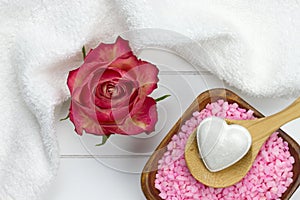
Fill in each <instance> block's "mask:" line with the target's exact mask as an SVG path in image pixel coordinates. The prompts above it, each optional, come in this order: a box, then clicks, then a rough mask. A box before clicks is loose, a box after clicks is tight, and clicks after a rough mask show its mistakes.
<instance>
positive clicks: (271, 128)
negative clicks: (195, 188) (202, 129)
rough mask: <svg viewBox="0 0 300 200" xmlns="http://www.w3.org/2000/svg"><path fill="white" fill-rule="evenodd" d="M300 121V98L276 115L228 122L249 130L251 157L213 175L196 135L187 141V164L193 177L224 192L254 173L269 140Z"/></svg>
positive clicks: (246, 157) (249, 155)
mask: <svg viewBox="0 0 300 200" xmlns="http://www.w3.org/2000/svg"><path fill="white" fill-rule="evenodd" d="M299 117H300V97H299V98H298V99H297V100H296V101H294V102H293V103H292V104H291V105H290V106H288V107H287V108H286V109H284V110H282V111H281V112H278V113H276V114H274V115H271V116H268V117H264V118H259V119H254V120H228V119H226V122H227V124H238V125H241V126H243V127H245V128H247V129H248V131H249V132H250V134H251V136H252V145H251V148H250V150H249V151H248V153H247V154H246V155H245V156H244V157H243V158H242V159H241V160H239V161H238V162H237V163H235V164H234V165H232V166H230V167H228V168H226V169H223V170H221V171H218V172H210V171H209V170H208V169H207V168H206V167H205V165H204V163H203V162H202V160H201V158H200V155H199V151H198V145H197V139H196V131H194V132H193V133H192V134H191V135H190V137H189V138H188V140H187V144H186V147H185V160H186V164H187V166H188V168H189V170H190V172H191V174H192V175H193V177H194V178H195V179H196V180H198V181H200V182H201V183H203V184H204V185H207V186H210V187H214V188H224V187H228V186H231V185H233V184H235V183H237V182H239V181H240V180H241V179H242V178H243V177H244V176H246V174H247V172H248V171H249V170H250V168H251V166H252V164H253V162H254V160H255V158H256V156H257V154H258V153H259V150H260V148H261V147H262V145H263V144H264V142H265V141H266V140H267V139H268V138H269V136H270V135H271V134H272V133H273V132H275V131H276V130H278V129H279V127H281V126H282V125H284V124H286V123H287V122H289V121H291V120H294V119H296V118H299Z"/></svg>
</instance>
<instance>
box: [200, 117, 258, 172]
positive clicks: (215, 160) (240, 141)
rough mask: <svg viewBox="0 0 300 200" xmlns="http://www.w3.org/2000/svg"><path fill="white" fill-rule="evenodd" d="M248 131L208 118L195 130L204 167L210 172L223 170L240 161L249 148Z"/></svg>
mask: <svg viewBox="0 0 300 200" xmlns="http://www.w3.org/2000/svg"><path fill="white" fill-rule="evenodd" d="M251 142H252V138H251V135H250V133H249V131H248V130H247V129H246V128H244V127H243V126H240V125H236V124H233V125H228V124H227V123H226V121H225V120H224V119H221V118H218V117H209V118H206V119H204V120H203V121H202V122H201V123H200V125H199V127H198V129H197V143H198V149H199V152H200V157H201V158H202V160H203V162H204V164H205V166H206V167H207V169H208V170H209V171H211V172H217V171H220V170H223V169H225V168H227V167H229V166H231V165H233V164H234V163H236V162H237V161H239V160H240V159H242V158H243V157H244V156H245V155H246V153H247V152H248V151H249V149H250V147H251Z"/></svg>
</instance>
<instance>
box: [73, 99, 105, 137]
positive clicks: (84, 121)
mask: <svg viewBox="0 0 300 200" xmlns="http://www.w3.org/2000/svg"><path fill="white" fill-rule="evenodd" d="M70 120H71V121H72V122H73V124H74V126H75V131H76V132H77V134H78V135H82V133H83V130H85V131H86V132H88V133H91V134H96V135H104V134H105V133H104V132H103V130H102V128H101V126H100V125H99V123H98V121H97V116H96V112H94V111H92V110H90V109H87V108H82V105H80V104H78V103H76V102H71V106H70Z"/></svg>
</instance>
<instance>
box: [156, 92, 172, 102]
mask: <svg viewBox="0 0 300 200" xmlns="http://www.w3.org/2000/svg"><path fill="white" fill-rule="evenodd" d="M170 96H171V95H170V94H166V95H164V96H161V97H158V98H157V99H155V101H156V102H159V101H162V100H164V99H166V98H168V97H170Z"/></svg>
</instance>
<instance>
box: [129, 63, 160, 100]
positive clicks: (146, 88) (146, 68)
mask: <svg viewBox="0 0 300 200" xmlns="http://www.w3.org/2000/svg"><path fill="white" fill-rule="evenodd" d="M157 75H158V68H157V67H156V66H155V65H153V64H151V63H148V62H145V61H139V63H138V66H136V67H134V68H132V69H131V70H130V71H128V72H127V73H126V74H125V75H124V77H125V78H127V79H134V80H136V81H137V82H138V83H139V87H140V95H142V96H146V95H149V94H150V93H151V92H152V91H153V90H154V89H156V88H157V82H158V77H157Z"/></svg>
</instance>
